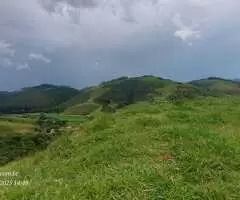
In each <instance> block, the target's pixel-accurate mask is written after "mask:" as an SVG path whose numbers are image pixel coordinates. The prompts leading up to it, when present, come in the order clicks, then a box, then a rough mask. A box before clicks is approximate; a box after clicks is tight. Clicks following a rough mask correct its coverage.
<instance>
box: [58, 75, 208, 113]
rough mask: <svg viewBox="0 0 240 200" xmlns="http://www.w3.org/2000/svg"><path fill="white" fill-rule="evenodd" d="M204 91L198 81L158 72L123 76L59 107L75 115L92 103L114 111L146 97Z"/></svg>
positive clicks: (167, 97) (173, 98) (171, 97)
mask: <svg viewBox="0 0 240 200" xmlns="http://www.w3.org/2000/svg"><path fill="white" fill-rule="evenodd" d="M203 91H204V90H203V89H202V88H200V87H197V86H195V85H191V84H184V83H179V82H175V81H172V80H168V79H162V78H159V77H154V76H141V77H120V78H118V79H113V80H111V81H107V82H103V83H102V84H100V85H99V86H95V87H90V88H86V89H84V90H82V91H80V93H79V94H78V95H76V96H75V97H73V98H72V99H71V100H69V101H66V102H64V103H63V104H61V105H60V106H59V108H61V110H63V111H65V112H66V113H68V114H74V115H76V114H81V110H80V109H79V108H82V109H83V110H88V108H89V107H91V108H92V109H90V110H91V111H95V110H96V109H98V108H99V107H101V108H102V110H105V111H113V110H115V109H119V108H122V107H125V106H127V105H131V104H134V103H137V102H140V101H146V100H149V101H152V100H154V99H159V100H166V101H171V102H173V101H174V102H177V101H181V100H183V99H185V98H187V99H189V98H194V97H199V96H203V95H204V92H203ZM89 105H95V106H89ZM97 105H98V106H97ZM93 108H96V109H93ZM90 110H89V111H90ZM84 113H86V112H84ZM89 113H90V112H89Z"/></svg>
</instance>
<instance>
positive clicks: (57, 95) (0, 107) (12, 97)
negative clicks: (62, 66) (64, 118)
mask: <svg viewBox="0 0 240 200" xmlns="http://www.w3.org/2000/svg"><path fill="white" fill-rule="evenodd" d="M76 94H78V90H76V89H73V88H70V87H65V86H54V85H49V84H44V85H40V86H36V87H30V88H24V89H22V90H20V91H16V92H5V93H0V113H5V114H6V113H8V114H9V113H27V112H49V111H57V110H58V109H57V106H58V105H59V104H60V103H62V102H64V101H67V100H68V99H70V98H72V97H73V96H75V95H76Z"/></svg>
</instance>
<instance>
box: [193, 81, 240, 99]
mask: <svg viewBox="0 0 240 200" xmlns="http://www.w3.org/2000/svg"><path fill="white" fill-rule="evenodd" d="M190 84H192V85H195V86H197V87H199V88H202V89H204V90H206V91H207V93H208V94H209V95H214V96H222V95H226V94H227V95H240V82H239V81H237V80H236V81H232V80H227V79H221V78H216V77H210V78H207V79H201V80H197V81H192V82H190Z"/></svg>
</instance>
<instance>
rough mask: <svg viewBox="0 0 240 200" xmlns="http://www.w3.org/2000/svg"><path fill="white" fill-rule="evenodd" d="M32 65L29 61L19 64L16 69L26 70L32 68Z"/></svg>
mask: <svg viewBox="0 0 240 200" xmlns="http://www.w3.org/2000/svg"><path fill="white" fill-rule="evenodd" d="M30 68H31V67H30V66H29V64H28V63H24V64H19V65H17V67H16V69H17V70H26V69H30Z"/></svg>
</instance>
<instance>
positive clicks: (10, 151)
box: [0, 114, 65, 165]
mask: <svg viewBox="0 0 240 200" xmlns="http://www.w3.org/2000/svg"><path fill="white" fill-rule="evenodd" d="M28 122H29V123H26V119H25V118H20V117H18V118H16V116H11V117H10V116H7V117H6V118H4V117H2V118H1V121H0V165H4V164H6V163H8V162H10V161H12V160H16V159H21V158H22V157H23V156H26V155H29V154H30V153H34V152H36V151H39V150H41V149H44V148H46V147H47V146H48V145H49V144H50V143H51V142H52V141H53V140H54V139H56V137H57V136H58V135H59V134H60V133H61V128H62V127H63V126H64V125H65V122H64V121H62V120H59V119H56V118H50V117H48V116H46V115H43V114H42V115H40V116H39V117H38V119H37V120H36V122H34V121H33V120H28Z"/></svg>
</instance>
